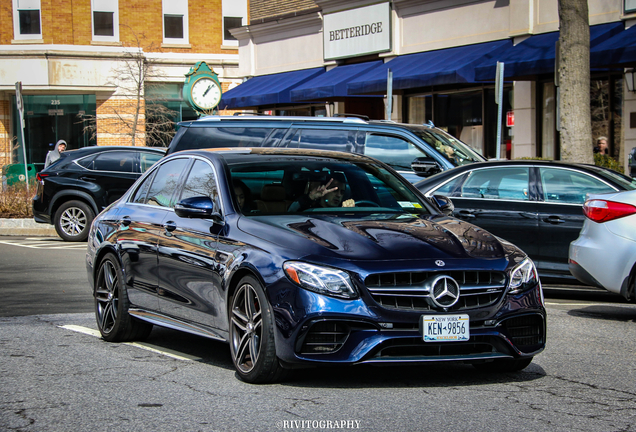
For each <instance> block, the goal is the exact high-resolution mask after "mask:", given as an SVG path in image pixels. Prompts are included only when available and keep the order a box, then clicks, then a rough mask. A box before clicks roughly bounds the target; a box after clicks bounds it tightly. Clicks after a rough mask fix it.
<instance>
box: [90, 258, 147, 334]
mask: <svg viewBox="0 0 636 432" xmlns="http://www.w3.org/2000/svg"><path fill="white" fill-rule="evenodd" d="M93 296H94V297H95V318H96V319H97V327H98V328H99V332H100V333H101V335H102V338H104V340H107V341H109V342H123V341H129V340H143V339H145V338H147V337H148V335H149V334H150V331H151V330H152V324H150V323H147V322H145V321H141V320H138V319H136V318H134V317H132V316H130V314H129V313H128V308H129V306H130V303H129V301H128V293H127V291H126V286H125V284H124V278H123V272H122V270H121V266H120V265H119V261H118V260H117V258H116V257H115V255H113V254H110V253H109V254H107V255H106V256H105V257H104V259H103V260H102V261H101V263H100V265H99V271H98V273H97V279H96V281H95V291H94V293H93Z"/></svg>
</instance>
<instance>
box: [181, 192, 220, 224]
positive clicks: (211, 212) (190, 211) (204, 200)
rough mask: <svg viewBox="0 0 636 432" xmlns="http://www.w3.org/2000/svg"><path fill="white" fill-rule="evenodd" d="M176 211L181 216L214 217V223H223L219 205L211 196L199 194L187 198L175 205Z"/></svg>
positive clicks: (193, 217) (194, 217) (192, 217)
mask: <svg viewBox="0 0 636 432" xmlns="http://www.w3.org/2000/svg"><path fill="white" fill-rule="evenodd" d="M174 212H175V213H176V214H177V216H179V217H183V218H190V219H212V221H213V222H214V223H219V224H222V223H223V216H222V215H221V212H220V211H219V206H218V204H217V203H216V202H215V201H212V199H210V197H207V196H199V197H191V198H186V199H184V200H181V201H179V202H178V203H177V204H175V206H174Z"/></svg>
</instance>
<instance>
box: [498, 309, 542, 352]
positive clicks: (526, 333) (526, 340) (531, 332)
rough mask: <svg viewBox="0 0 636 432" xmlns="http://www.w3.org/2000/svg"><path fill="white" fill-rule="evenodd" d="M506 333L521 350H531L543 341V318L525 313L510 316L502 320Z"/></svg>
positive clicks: (538, 346)
mask: <svg viewBox="0 0 636 432" xmlns="http://www.w3.org/2000/svg"><path fill="white" fill-rule="evenodd" d="M503 326H504V328H505V331H506V334H507V335H508V337H509V338H510V340H511V341H512V343H513V344H514V345H515V346H516V347H517V349H518V350H519V351H521V352H533V351H536V350H538V349H540V348H541V346H542V345H543V343H544V335H543V318H541V316H539V315H526V316H521V317H517V318H510V319H507V320H505V321H504V322H503Z"/></svg>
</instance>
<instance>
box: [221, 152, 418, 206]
mask: <svg viewBox="0 0 636 432" xmlns="http://www.w3.org/2000/svg"><path fill="white" fill-rule="evenodd" d="M230 174H231V183H232V186H233V192H234V200H235V203H236V207H238V208H239V209H240V211H241V213H243V214H244V215H247V216H258V215H265V214H298V213H329V214H338V213H340V214H343V215H344V214H345V213H347V214H350V213H352V212H365V213H408V214H417V215H428V214H431V211H430V210H429V208H428V207H427V206H426V204H425V203H424V202H423V201H422V199H421V198H420V197H419V196H418V195H417V194H416V193H414V192H413V191H411V189H410V188H409V187H408V186H407V184H406V183H405V181H404V180H403V179H401V178H399V177H397V176H395V175H394V174H392V173H391V172H389V171H387V170H386V169H385V168H383V167H381V166H379V165H375V164H368V163H359V162H356V163H353V162H345V161H339V160H333V159H299V158H297V157H296V158H288V159H286V160H285V161H284V162H268V163H262V164H259V165H258V166H255V165H254V164H253V163H252V164H235V165H231V166H230Z"/></svg>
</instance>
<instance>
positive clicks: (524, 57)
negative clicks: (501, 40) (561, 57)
mask: <svg viewBox="0 0 636 432" xmlns="http://www.w3.org/2000/svg"><path fill="white" fill-rule="evenodd" d="M622 26H623V24H622V23H610V24H600V25H595V26H591V27H590V46H592V47H593V46H596V45H598V44H599V43H601V42H604V41H606V40H607V39H609V38H610V37H612V36H613V35H615V34H617V33H618V32H620V31H621V29H622ZM557 40H559V32H550V33H544V34H539V35H534V36H530V37H529V38H528V39H526V40H524V41H523V42H519V43H518V44H517V45H515V46H513V47H511V48H510V49H508V50H507V51H505V52H502V53H499V55H498V56H496V58H493V59H489V60H485V61H483V62H481V63H480V64H478V65H477V66H476V67H475V78H476V79H477V81H494V80H495V75H496V71H497V62H498V61H500V62H503V63H504V77H505V78H508V79H518V78H523V77H530V76H534V75H540V74H548V73H551V74H552V73H554V58H555V52H556V41H557Z"/></svg>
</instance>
